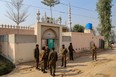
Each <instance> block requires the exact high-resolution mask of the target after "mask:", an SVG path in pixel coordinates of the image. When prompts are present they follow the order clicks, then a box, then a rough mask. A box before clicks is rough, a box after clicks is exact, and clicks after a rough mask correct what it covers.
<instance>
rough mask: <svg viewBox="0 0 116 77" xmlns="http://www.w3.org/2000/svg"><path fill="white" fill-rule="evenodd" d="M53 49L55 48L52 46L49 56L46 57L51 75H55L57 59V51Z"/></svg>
mask: <svg viewBox="0 0 116 77" xmlns="http://www.w3.org/2000/svg"><path fill="white" fill-rule="evenodd" d="M54 50H55V48H52V51H51V52H50V54H49V57H48V62H49V67H50V75H52V76H55V71H56V62H57V60H58V55H57V52H56V51H54Z"/></svg>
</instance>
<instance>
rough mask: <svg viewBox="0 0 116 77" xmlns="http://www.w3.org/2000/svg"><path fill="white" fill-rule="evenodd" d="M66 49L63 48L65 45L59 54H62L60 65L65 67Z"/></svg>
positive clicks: (63, 46)
mask: <svg viewBox="0 0 116 77" xmlns="http://www.w3.org/2000/svg"><path fill="white" fill-rule="evenodd" d="M67 52H68V51H67V49H66V48H65V45H62V49H61V53H62V65H61V66H64V67H66V54H67Z"/></svg>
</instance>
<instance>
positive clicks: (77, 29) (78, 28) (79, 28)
mask: <svg viewBox="0 0 116 77" xmlns="http://www.w3.org/2000/svg"><path fill="white" fill-rule="evenodd" d="M73 32H84V26H82V25H79V24H76V25H74V27H73Z"/></svg>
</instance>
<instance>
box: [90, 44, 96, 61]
mask: <svg viewBox="0 0 116 77" xmlns="http://www.w3.org/2000/svg"><path fill="white" fill-rule="evenodd" d="M96 49H97V47H96V45H95V43H93V44H92V46H91V50H92V60H96V61H97V51H96Z"/></svg>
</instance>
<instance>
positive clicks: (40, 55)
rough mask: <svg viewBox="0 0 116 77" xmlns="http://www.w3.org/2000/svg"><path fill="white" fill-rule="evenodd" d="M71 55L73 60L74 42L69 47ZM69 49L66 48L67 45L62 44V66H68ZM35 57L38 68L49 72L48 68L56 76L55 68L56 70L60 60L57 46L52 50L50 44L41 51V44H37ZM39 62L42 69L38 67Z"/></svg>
mask: <svg viewBox="0 0 116 77" xmlns="http://www.w3.org/2000/svg"><path fill="white" fill-rule="evenodd" d="M68 49H69V54H70V55H69V57H70V60H73V51H74V49H73V46H72V43H70V45H69V47H68ZM67 52H68V50H67V48H65V45H62V48H61V54H62V64H61V66H62V67H66V54H67ZM34 58H35V61H36V69H39V70H41V71H42V72H43V73H47V72H46V70H48V69H49V70H50V75H52V76H55V70H56V62H57V60H58V54H57V52H56V51H55V48H52V50H50V49H49V48H48V46H44V47H42V50H41V52H39V45H38V44H36V48H35V49H34ZM39 64H40V66H41V69H40V68H38V67H39Z"/></svg>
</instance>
